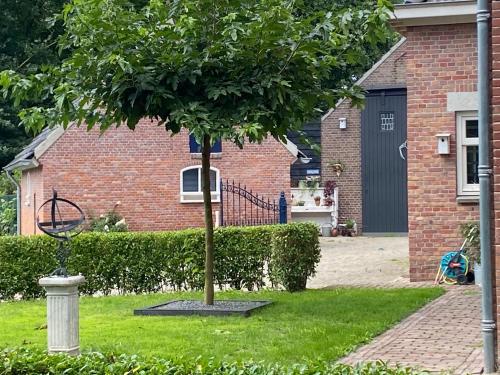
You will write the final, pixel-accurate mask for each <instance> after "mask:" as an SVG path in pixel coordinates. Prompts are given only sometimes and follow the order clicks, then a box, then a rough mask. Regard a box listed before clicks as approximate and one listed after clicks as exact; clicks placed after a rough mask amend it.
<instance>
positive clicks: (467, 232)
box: [460, 221, 482, 285]
mask: <svg viewBox="0 0 500 375" xmlns="http://www.w3.org/2000/svg"><path fill="white" fill-rule="evenodd" d="M460 233H461V234H462V237H463V238H464V239H465V238H466V237H469V242H468V243H467V244H466V249H465V254H466V255H467V258H468V259H469V269H471V268H472V269H473V270H474V282H475V283H476V285H481V278H482V267H481V249H480V246H479V223H478V222H477V221H469V222H467V223H465V224H462V225H461V226H460Z"/></svg>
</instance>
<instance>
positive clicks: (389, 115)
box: [380, 112, 394, 132]
mask: <svg viewBox="0 0 500 375" xmlns="http://www.w3.org/2000/svg"><path fill="white" fill-rule="evenodd" d="M380 130H382V131H383V132H391V131H393V130H394V112H382V113H380Z"/></svg>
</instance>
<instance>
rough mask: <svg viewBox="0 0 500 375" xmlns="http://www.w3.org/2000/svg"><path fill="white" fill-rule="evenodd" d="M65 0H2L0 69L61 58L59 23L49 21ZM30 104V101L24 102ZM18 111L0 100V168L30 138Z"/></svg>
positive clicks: (28, 68) (35, 66) (22, 68)
mask: <svg viewBox="0 0 500 375" xmlns="http://www.w3.org/2000/svg"><path fill="white" fill-rule="evenodd" d="M64 2H65V0H16V1H5V2H3V3H2V17H1V18H0V70H4V69H13V70H16V71H18V72H20V73H24V74H29V73H34V72H37V71H38V70H39V69H40V67H41V66H42V65H44V64H54V63H58V62H59V61H60V59H59V56H58V53H57V45H56V42H57V36H58V35H60V34H61V33H62V27H61V26H62V25H61V23H59V24H57V25H55V27H51V25H50V22H49V20H48V18H49V17H51V16H53V15H54V13H60V12H61V11H62V8H63V3H64ZM27 105H29V103H27ZM17 112H18V110H17V109H15V108H13V107H12V106H11V105H10V103H8V102H7V101H6V100H2V99H0V169H1V168H2V167H4V166H5V165H6V164H8V163H9V162H10V161H11V160H12V159H13V158H14V156H15V155H16V154H17V153H18V152H19V151H20V149H21V148H22V147H23V146H24V145H25V144H26V143H27V142H29V140H30V139H31V137H30V136H29V135H28V134H26V131H25V129H23V128H22V127H20V126H19V122H20V120H19V118H18V116H17Z"/></svg>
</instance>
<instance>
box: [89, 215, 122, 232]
mask: <svg viewBox="0 0 500 375" xmlns="http://www.w3.org/2000/svg"><path fill="white" fill-rule="evenodd" d="M89 230H90V231H92V232H127V231H128V225H127V222H126V221H125V219H124V218H123V217H122V216H121V215H120V214H119V213H117V212H116V211H114V210H113V211H110V212H108V213H107V214H105V215H101V216H99V217H98V218H91V219H90V224H89Z"/></svg>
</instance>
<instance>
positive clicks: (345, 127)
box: [339, 117, 347, 129]
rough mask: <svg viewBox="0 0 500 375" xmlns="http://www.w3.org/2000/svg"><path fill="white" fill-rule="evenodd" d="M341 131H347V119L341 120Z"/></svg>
mask: <svg viewBox="0 0 500 375" xmlns="http://www.w3.org/2000/svg"><path fill="white" fill-rule="evenodd" d="M339 129H347V119H346V118H345V117H341V118H339Z"/></svg>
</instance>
